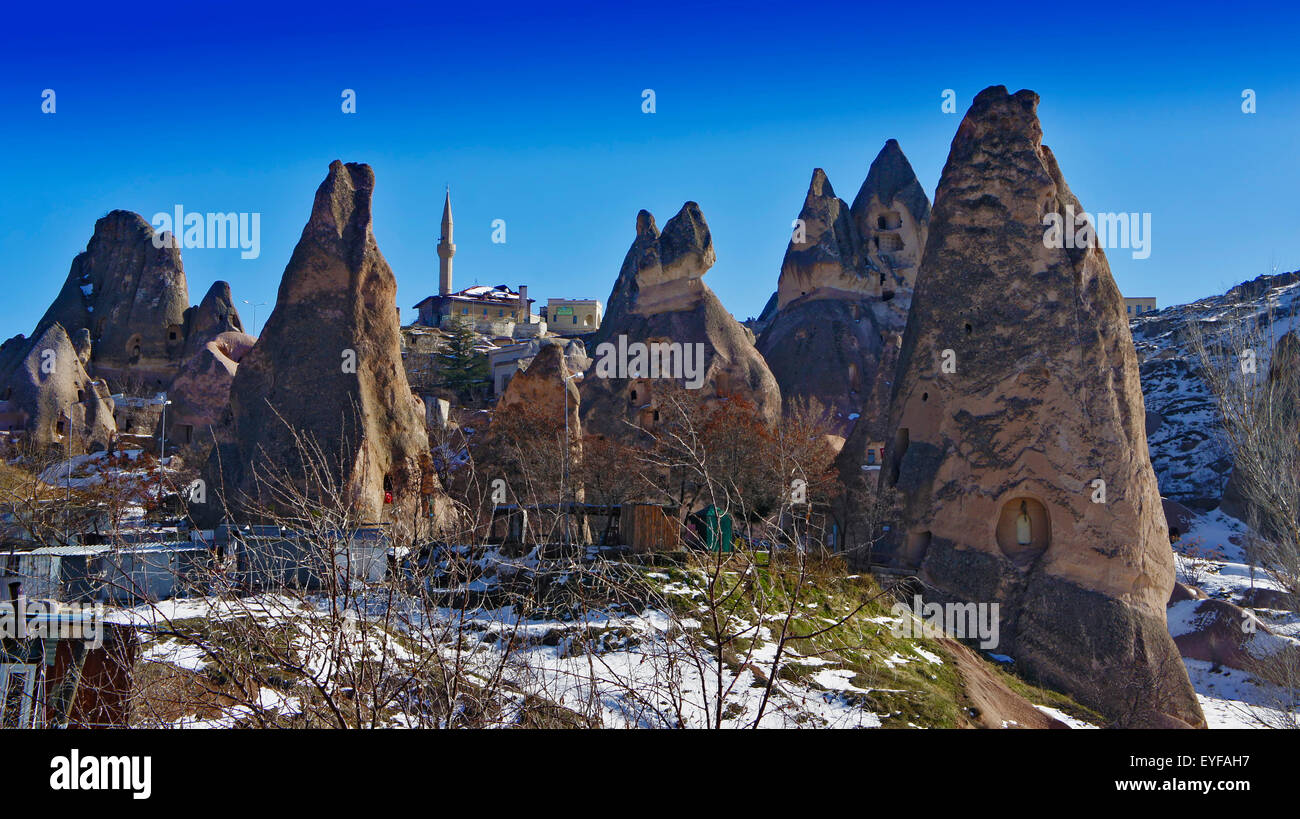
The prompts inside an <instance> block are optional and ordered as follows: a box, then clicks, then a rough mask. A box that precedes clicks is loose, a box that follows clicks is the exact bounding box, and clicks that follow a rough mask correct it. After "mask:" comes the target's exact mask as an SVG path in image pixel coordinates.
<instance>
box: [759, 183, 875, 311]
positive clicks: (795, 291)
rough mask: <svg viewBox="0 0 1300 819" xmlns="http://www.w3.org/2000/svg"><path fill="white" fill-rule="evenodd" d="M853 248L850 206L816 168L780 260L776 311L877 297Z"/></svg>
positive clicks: (854, 234)
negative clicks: (803, 304)
mask: <svg viewBox="0 0 1300 819" xmlns="http://www.w3.org/2000/svg"><path fill="white" fill-rule="evenodd" d="M858 245H859V242H858V237H857V232H856V228H855V227H854V225H853V220H852V219H851V218H850V217H849V206H848V205H846V204H845V203H844V200H843V199H840V198H839V197H838V196H836V195H835V190H834V189H833V188H831V182H830V180H829V179H827V178H826V172H825V171H823V170H822V169H821V168H817V169H816V170H814V171H813V176H812V181H811V182H810V183H809V184H808V195H807V197H805V198H804V202H803V208H802V209H801V210H800V211H799V219H798V220H797V221H796V223H795V228H794V231H793V234H792V235H791V237H790V245H789V247H787V248H786V251H785V259H784V261H782V262H781V278H780V280H779V281H778V283H777V291H776V292H777V307H778V308H779V309H784V308H785V307H788V306H789V305H790V304H792V303H794V302H796V301H798V300H800V299H809V300H811V299H818V298H842V297H844V296H851V297H855V298H856V297H862V296H877V295H879V294H880V282H879V280H878V279H877V278H875V277H873V276H869V275H867V271H866V268H865V267H864V266H863V259H862V255H861V252H860V251H859V248H858Z"/></svg>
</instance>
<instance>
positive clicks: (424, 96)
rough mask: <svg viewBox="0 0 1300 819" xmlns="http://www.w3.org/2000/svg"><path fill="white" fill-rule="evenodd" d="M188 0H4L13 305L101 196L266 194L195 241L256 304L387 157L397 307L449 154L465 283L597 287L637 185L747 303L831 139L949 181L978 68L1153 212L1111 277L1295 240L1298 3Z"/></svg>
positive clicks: (855, 167)
mask: <svg viewBox="0 0 1300 819" xmlns="http://www.w3.org/2000/svg"><path fill="white" fill-rule="evenodd" d="M185 5H186V4H166V5H165V6H162V7H156V8H155V7H148V8H145V7H141V10H140V11H138V12H135V13H130V12H126V11H123V10H122V8H124V7H120V6H119V7H117V8H116V10H115V11H113V12H101V11H96V10H92V9H80V10H68V11H64V12H55V11H51V10H48V9H46V8H45V7H39V8H33V7H31V6H24V7H23V8H22V9H20V10H11V11H9V12H7V14H11V15H13V16H14V18H15V19H12V20H11V21H10V23H8V24H7V26H6V34H5V35H4V37H5V41H4V42H3V43H0V45H3V48H2V49H0V63H2V64H3V65H2V66H0V68H2V70H0V150H3V153H4V156H5V157H6V158H7V163H6V169H5V178H6V184H5V186H4V190H5V192H6V195H5V196H3V197H0V251H2V255H0V259H2V261H0V282H2V283H3V284H4V286H5V293H6V298H4V299H3V300H0V336H6V337H7V336H9V335H12V334H15V333H20V332H21V333H28V332H30V331H31V329H32V327H33V325H34V323H35V322H36V320H37V319H38V318H39V317H40V315H41V313H42V312H43V311H44V309H45V308H46V306H47V305H48V304H49V302H50V301H51V300H52V299H53V297H54V295H55V294H56V293H57V292H58V289H59V287H60V286H61V284H62V282H63V280H64V278H65V277H66V275H67V272H68V267H69V264H70V263H71V261H72V258H73V256H75V255H76V254H77V253H78V252H80V251H81V250H83V249H84V248H85V245H86V242H87V240H88V239H89V238H90V235H91V231H92V229H93V226H94V222H95V219H97V218H98V217H100V216H102V215H104V214H105V213H107V212H108V211H109V210H111V209H113V208H126V209H130V210H134V211H137V212H139V213H141V214H143V215H144V216H145V217H146V218H150V217H151V216H152V215H153V214H154V213H157V212H159V211H168V212H170V211H171V210H172V209H173V208H174V207H175V206H176V205H177V204H181V205H183V206H184V207H185V208H186V210H190V211H200V212H207V211H223V212H224V211H243V212H257V213H260V214H261V220H262V221H261V228H262V231H261V232H262V235H261V255H260V257H259V258H257V259H254V260H243V259H241V258H240V254H239V251H237V250H220V249H194V250H186V251H184V260H185V268H186V273H187V276H188V279H189V283H190V299H191V301H192V302H197V301H198V300H199V299H200V298H201V297H202V295H203V292H204V291H205V290H206V289H207V287H208V286H209V285H210V284H211V283H212V282H213V281H215V280H217V279H225V280H227V281H229V282H230V283H231V285H232V287H233V288H234V293H235V298H236V300H237V301H238V302H241V303H240V304H239V306H240V308H241V311H242V312H244V313H245V321H246V323H251V318H252V316H251V310H250V309H248V308H247V307H245V306H244V305H243V304H242V301H243V300H248V301H250V302H254V303H257V302H266V303H267V306H266V307H262V308H260V309H259V311H258V320H259V324H260V323H261V321H263V320H264V319H265V317H266V316H267V315H268V313H269V311H270V305H271V304H273V303H274V301H275V295H276V289H277V286H278V284H279V280H280V276H281V274H282V273H283V270H284V265H285V263H286V262H287V261H288V259H289V255H290V253H291V251H292V249H293V245H294V243H295V242H296V241H297V239H298V236H299V234H300V232H301V230H302V226H303V223H304V222H305V220H306V218H307V216H308V214H309V212H310V206H311V199H312V195H313V193H314V192H315V189H316V187H317V186H318V185H319V184H320V181H321V180H322V179H323V178H324V176H325V173H326V169H327V167H328V164H329V162H330V161H331V160H333V159H336V158H339V159H343V160H344V161H360V162H367V163H369V164H371V165H372V166H373V167H374V168H375V173H376V176H377V187H376V194H375V234H376V236H377V238H378V241H379V247H380V249H381V250H382V251H383V253H384V255H385V256H386V257H387V259H388V261H389V263H390V264H391V265H392V267H393V270H394V272H395V273H396V275H397V280H398V288H399V291H398V301H399V304H400V305H401V306H402V307H403V311H404V316H405V317H406V318H407V320H409V319H410V318H411V317H412V316H413V315H414V311H412V310H410V309H409V308H410V307H411V306H412V305H413V304H415V302H416V301H418V300H419V299H420V298H422V297H423V296H425V295H427V294H429V293H431V292H434V291H435V290H436V288H437V256H436V253H435V250H434V247H435V244H436V242H437V239H438V218H439V212H440V207H441V202H442V191H443V186H444V185H445V184H450V185H451V187H452V196H453V207H454V210H455V217H456V244H457V246H458V252H457V255H456V262H455V265H456V267H455V273H456V281H455V284H456V286H457V287H465V286H469V285H471V284H474V283H476V282H477V283H480V284H498V283H509V284H511V285H512V286H513V285H518V284H521V283H523V284H528V285H529V286H530V295H532V296H533V297H534V298H537V299H538V300H539V301H540V302H541V303H544V300H545V298H547V297H549V296H569V297H596V298H600V299H602V300H604V299H605V298H606V297H607V296H608V294H609V290H610V287H611V285H612V284H613V281H614V277H615V276H616V274H617V272H618V269H619V266H620V264H621V262H622V259H623V255H624V254H625V253H626V251H627V248H628V245H629V244H630V243H631V241H632V238H633V234H634V222H635V216H636V213H637V211H638V210H639V209H640V208H646V209H649V210H650V211H651V212H653V213H654V214H655V217H656V219H657V220H658V222H659V224H660V225H661V226H662V224H663V223H664V222H666V221H667V219H668V218H669V217H671V216H672V215H673V214H674V213H675V212H676V211H677V210H678V208H680V207H681V205H682V203H683V202H685V201H687V200H691V199H693V200H695V201H698V202H699V203H700V206H701V208H702V210H703V212H704V215H705V218H706V219H707V220H708V221H709V225H710V227H711V228H712V231H713V238H714V244H715V247H716V250H717V255H718V262H717V264H716V266H715V267H714V268H713V270H712V271H711V272H710V273H709V275H708V276H707V277H706V279H705V280H706V282H708V283H709V284H710V286H712V287H713V289H714V290H715V291H716V292H717V293H718V294H719V296H720V297H721V298H722V300H723V302H724V304H726V305H727V307H728V308H729V309H730V310H731V311H732V312H733V313H734V314H735V315H736V316H737V317H739V318H742V319H743V318H745V317H747V316H750V315H755V314H757V313H758V311H759V310H760V309H761V308H762V306H763V303H764V302H765V301H766V299H767V297H768V295H769V294H770V293H771V292H772V291H773V290H774V289H775V286H776V278H777V274H778V272H779V268H780V263H781V257H782V254H783V252H784V250H785V245H786V242H787V241H788V239H789V229H790V227H789V226H790V221H791V220H792V219H793V218H794V217H795V216H796V215H797V214H798V210H799V207H800V205H801V203H802V201H803V197H804V194H805V192H806V190H807V185H808V180H809V177H810V176H811V173H812V170H813V168H814V167H822V168H824V169H825V170H826V172H827V174H828V175H829V177H830V179H831V182H832V184H833V185H834V187H835V190H836V192H837V193H838V194H839V195H840V196H841V197H843V198H844V199H846V200H850V201H851V200H852V198H853V195H854V194H855V193H856V192H857V188H858V186H859V185H860V184H861V183H862V180H863V178H864V177H865V175H866V172H867V168H868V166H869V164H870V162H871V160H872V158H873V157H874V156H875V154H876V152H877V151H878V150H879V149H880V147H881V145H883V143H884V142H885V140H886V139H888V138H890V137H894V138H897V139H898V140H899V142H900V143H901V145H902V147H903V150H904V152H905V153H907V155H908V157H909V158H910V159H911V161H912V164H913V166H914V167H915V168H916V170H917V173H918V175H919V177H920V179H921V183H922V185H924V187H925V188H926V190H927V192H928V193H929V194H930V195H931V196H932V195H933V192H934V188H935V185H936V183H937V182H938V178H939V174H940V172H941V170H942V168H943V163H944V160H945V159H946V157H947V151H948V145H949V143H950V141H951V139H952V136H953V133H954V132H955V130H956V128H957V125H958V123H959V121H960V118H961V115H962V113H964V112H965V109H966V107H967V106H968V105H969V103H970V100H971V98H972V97H973V96H974V94H975V93H977V92H978V91H979V90H980V89H981V88H983V87H985V86H988V85H993V84H1001V85H1006V86H1008V87H1009V88H1011V89H1012V90H1016V89H1019V88H1032V89H1034V90H1035V91H1037V92H1038V93H1039V94H1040V96H1041V97H1042V103H1041V105H1040V107H1039V114H1040V116H1041V118H1042V120H1043V128H1044V133H1045V138H1044V141H1045V142H1046V143H1047V144H1048V145H1050V146H1051V147H1052V149H1053V150H1054V151H1055V153H1056V155H1057V158H1058V159H1059V161H1060V164H1061V167H1062V170H1063V172H1064V174H1065V177H1066V180H1067V181H1068V182H1069V184H1070V186H1071V188H1072V189H1073V190H1074V192H1075V193H1076V194H1077V195H1078V196H1079V198H1080V199H1081V200H1082V202H1083V204H1084V206H1085V207H1086V208H1088V209H1089V210H1091V211H1124V212H1134V211H1136V212H1143V213H1147V212H1149V213H1151V215H1152V217H1151V218H1152V252H1151V255H1150V257H1149V258H1147V259H1144V260H1135V259H1132V258H1130V257H1129V254H1128V253H1127V252H1125V251H1112V252H1110V253H1109V254H1108V256H1109V258H1110V261H1111V267H1112V270H1113V272H1114V274H1115V277H1116V280H1117V282H1118V283H1119V285H1120V288H1121V290H1123V291H1124V292H1125V293H1127V294H1130V295H1154V296H1157V297H1158V298H1159V300H1160V303H1161V304H1162V305H1165V304H1170V303H1176V302H1182V301H1187V300H1191V299H1194V298H1197V297H1200V296H1204V295H1209V294H1212V293H1216V292H1221V291H1222V290H1224V289H1225V288H1226V287H1228V286H1230V285H1232V284H1235V283H1236V282H1238V281H1241V280H1243V279H1247V278H1253V277H1254V276H1256V275H1259V274H1260V273H1264V272H1268V271H1269V270H1270V269H1271V268H1272V267H1273V266H1274V265H1276V266H1277V268H1278V269H1279V270H1292V269H1296V268H1300V231H1297V229H1296V224H1295V221H1296V220H1295V216H1294V208H1293V207H1292V202H1293V201H1294V199H1295V191H1296V190H1297V188H1300V152H1298V151H1297V150H1296V147H1297V140H1296V135H1297V134H1298V133H1300V79H1298V78H1297V76H1298V75H1297V72H1296V71H1295V69H1294V67H1293V66H1294V56H1293V54H1294V43H1295V42H1296V41H1297V39H1300V25H1297V16H1300V13H1298V12H1297V11H1295V10H1294V9H1292V10H1285V11H1282V10H1267V11H1266V10H1265V9H1266V8H1267V7H1266V6H1252V5H1251V4H1249V3H1236V4H1233V6H1231V7H1228V8H1225V7H1222V6H1215V7H1210V6H1207V7H1205V8H1204V9H1203V10H1197V9H1196V8H1195V7H1194V6H1193V5H1191V4H1186V3H1181V4H1177V5H1174V4H1168V5H1155V6H1149V7H1146V8H1142V9H1139V8H1131V7H1127V6H1125V7H1114V8H1109V7H1108V8H1101V7H1097V6H1095V5H1094V6H1086V7H1080V6H1078V5H1077V4H1043V3H1035V4H1032V5H1030V4H1025V5H1021V6H1010V5H1009V6H1005V7H1002V8H996V7H993V6H984V5H980V6H978V7H974V8H972V7H971V6H970V4H963V6H961V7H959V6H957V5H953V6H951V7H948V6H945V5H944V4H942V3H940V4H938V5H936V4H934V3H925V4H917V7H916V8H913V9H909V8H908V6H907V4H905V3H891V4H880V3H857V4H853V5H846V6H843V7H836V6H835V5H833V4H826V3H816V4H812V3H809V4H779V5H773V6H766V7H764V6H761V5H756V4H744V5H742V4H732V3H702V4H681V3H662V4H658V5H649V4H638V5H637V6H636V7H634V8H627V9H621V10H620V9H611V8H608V7H607V5H608V4H603V3H602V4H576V5H575V4H568V5H563V4H561V5H556V4H536V3H534V4H528V5H520V6H515V5H512V4H510V3H494V4H491V5H484V6H483V7H482V8H468V6H470V5H471V4H464V3H461V4H456V8H455V10H454V11H449V12H448V11H442V10H440V9H439V8H437V7H436V6H429V7H419V6H405V5H390V4H386V3H384V2H369V3H365V4H358V3H352V4H349V5H346V6H342V5H340V6H331V5H329V4H327V3H316V4H312V5H310V6H304V7H301V8H300V9H297V10H288V9H283V8H278V7H276V6H274V5H273V4H270V3H261V4H257V5H250V6H247V7H240V6H239V4H227V5H221V6H215V5H207V4H204V5H205V7H202V8H186V7H185ZM46 88H52V89H54V90H55V92H56V94H57V112H56V113H55V114H52V115H50V114H43V113H42V112H41V92H42V90H43V89H46ZM345 88H351V89H355V91H356V93H357V113H356V114H354V115H345V114H343V113H342V111H341V108H340V106H341V96H340V95H341V93H342V91H343V89H345ZM646 88H652V89H654V91H655V94H656V108H657V110H656V113H654V114H643V113H642V111H641V102H642V97H641V93H642V90H643V89H646ZM946 88H951V89H953V90H954V91H956V93H957V98H958V113H957V114H955V115H951V114H944V113H942V111H941V102H942V99H941V93H942V91H943V90H944V89H946ZM1246 88H1251V89H1254V90H1255V92H1256V94H1257V113H1255V114H1252V115H1247V114H1243V113H1242V111H1241V93H1242V90H1243V89H1246ZM494 219H504V220H505V222H506V242H505V244H493V243H492V241H491V236H492V221H493V220H494Z"/></svg>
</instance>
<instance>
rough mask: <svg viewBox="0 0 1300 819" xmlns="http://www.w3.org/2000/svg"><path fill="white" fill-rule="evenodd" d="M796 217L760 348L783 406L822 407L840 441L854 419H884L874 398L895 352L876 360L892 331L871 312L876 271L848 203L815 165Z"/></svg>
mask: <svg viewBox="0 0 1300 819" xmlns="http://www.w3.org/2000/svg"><path fill="white" fill-rule="evenodd" d="M797 224H798V225H800V226H801V227H796V229H795V233H794V235H793V236H792V237H791V240H790V244H789V246H788V247H787V249H786V253H785V259H784V261H783V262H782V264H781V277H780V281H779V283H778V285H777V297H776V298H777V303H778V305H779V307H778V309H777V310H776V312H775V315H773V316H772V317H771V318H769V319H768V321H767V324H766V327H765V329H764V330H763V334H762V335H761V336H760V337H759V339H758V344H757V347H758V351H759V352H760V353H761V354H762V355H763V358H764V359H765V360H766V361H767V364H768V366H769V367H770V368H771V370H772V374H773V375H774V376H775V377H776V380H777V383H778V384H779V385H780V388H781V397H782V399H783V403H784V409H785V412H787V413H789V412H791V411H794V409H795V408H796V407H800V406H805V407H806V406H813V405H820V406H822V407H824V408H825V409H826V416H825V419H826V422H827V426H828V428H829V430H830V432H831V433H832V434H833V435H835V436H836V437H837V438H838V439H839V442H840V444H843V440H844V439H845V438H846V437H848V436H849V434H850V431H851V430H853V429H854V427H855V426H857V425H858V424H866V425H867V426H871V425H873V424H874V425H875V426H876V427H880V426H883V422H884V418H885V416H886V415H887V414H888V401H887V400H886V401H884V402H880V401H878V400H872V396H874V395H877V394H878V393H880V392H881V390H880V389H879V387H881V386H883V387H884V388H885V390H884V392H885V394H886V395H887V390H888V384H887V383H884V384H882V383H881V382H887V381H888V379H889V378H891V377H892V373H893V367H892V365H893V358H892V357H891V358H889V360H888V362H887V364H888V366H887V367H885V368H882V367H881V366H880V365H881V363H882V357H883V356H885V354H886V349H885V348H886V344H887V341H888V335H889V334H888V332H887V331H885V330H884V328H883V327H882V326H881V324H880V322H879V321H878V320H877V318H876V315H877V311H878V309H879V300H880V278H879V276H878V275H877V274H876V273H875V272H874V271H873V270H871V269H870V268H869V267H868V265H867V262H866V257H865V255H864V253H863V251H862V247H861V244H862V243H861V240H860V237H859V236H858V232H857V227H856V226H855V224H854V222H853V219H852V218H851V217H850V213H849V207H848V205H846V204H845V203H844V201H843V200H842V199H839V198H838V197H836V196H835V191H834V190H833V189H832V188H831V184H830V180H828V179H827V178H826V174H825V173H824V172H823V171H822V170H821V169H820V168H818V169H817V170H815V171H814V172H813V178H812V182H811V184H810V185H809V187H808V195H807V197H806V198H805V199H804V204H803V209H802V210H801V211H800V212H799V220H798V223H797ZM862 418H866V419H867V420H866V421H862V420H860V419H862ZM864 433H865V430H864ZM880 434H881V433H880V432H879V430H876V431H875V433H874V435H871V436H868V437H871V438H873V439H874V438H878V437H879V436H880Z"/></svg>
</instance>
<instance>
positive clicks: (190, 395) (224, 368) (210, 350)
mask: <svg viewBox="0 0 1300 819" xmlns="http://www.w3.org/2000/svg"><path fill="white" fill-rule="evenodd" d="M256 342H257V339H255V338H253V337H252V336H250V335H247V334H245V333H241V332H237V331H231V332H226V333H221V334H219V335H217V336H216V337H215V338H213V339H212V340H211V341H209V342H208V343H207V344H204V345H203V347H202V348H200V349H199V351H198V352H197V353H195V354H193V355H191V356H189V357H188V358H186V359H185V363H184V364H183V365H182V366H181V371H180V373H179V374H177V376H176V378H175V380H173V381H172V385H171V388H170V389H169V390H168V391H167V397H168V398H169V399H170V400H171V402H172V406H171V408H169V409H168V410H167V418H166V421H167V441H168V443H169V444H175V445H177V446H184V445H186V444H190V443H198V444H200V445H210V444H211V443H212V442H213V436H214V434H215V430H216V428H217V427H218V426H220V425H221V423H222V422H223V420H225V418H226V415H227V409H228V407H229V406H230V385H231V384H233V383H234V381H235V373H236V372H237V371H238V367H239V362H240V361H241V360H242V359H243V357H244V356H245V355H246V354H247V353H248V351H249V350H251V349H253V345H254V344H255V343H256ZM159 423H161V419H160V421H159Z"/></svg>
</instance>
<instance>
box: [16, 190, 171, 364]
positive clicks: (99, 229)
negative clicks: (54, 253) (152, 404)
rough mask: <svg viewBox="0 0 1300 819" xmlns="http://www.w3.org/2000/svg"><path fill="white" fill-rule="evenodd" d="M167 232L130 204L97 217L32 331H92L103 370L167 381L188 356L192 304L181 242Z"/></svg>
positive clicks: (96, 359) (73, 334)
mask: <svg viewBox="0 0 1300 819" xmlns="http://www.w3.org/2000/svg"><path fill="white" fill-rule="evenodd" d="M167 238H168V237H167V236H166V235H165V234H163V235H159V234H156V233H155V232H154V229H153V227H152V226H151V225H150V224H149V223H148V222H146V221H145V220H144V218H143V217H142V216H140V215H139V214H136V213H131V212H130V211H125V210H115V211H113V212H111V213H109V214H108V215H107V216H105V217H103V218H102V219H100V220H99V221H97V222H96V223H95V232H94V234H93V235H92V236H91V238H90V242H89V243H88V244H87V245H86V250H85V251H84V252H83V253H80V254H79V255H78V256H77V257H76V258H75V259H73V261H72V267H71V269H70V270H69V272H68V277H67V279H66V280H65V282H64V284H63V288H62V289H61V290H60V291H59V294H58V296H57V297H56V298H55V300H54V302H53V304H51V305H50V308H49V309H48V310H47V311H46V313H45V316H44V317H43V318H42V319H41V321H40V322H39V323H38V324H37V326H36V331H35V332H34V333H33V334H32V336H33V337H36V336H39V335H40V334H41V333H43V332H44V331H45V330H46V329H47V328H48V327H50V326H51V325H53V324H59V325H61V326H62V327H63V328H64V330H65V331H66V333H67V334H68V335H69V336H71V337H72V338H74V339H75V338H77V337H78V335H79V334H80V332H81V331H82V330H86V331H87V332H88V333H89V336H90V341H91V344H92V347H93V352H92V357H93V361H94V366H93V370H94V372H95V374H96V375H98V376H101V377H105V378H107V379H108V380H109V382H110V384H111V385H112V386H113V387H114V388H117V389H121V388H124V387H126V386H127V385H128V384H130V383H131V382H140V384H141V386H142V387H144V388H147V389H152V388H157V389H162V388H164V387H165V386H166V384H167V383H168V382H169V381H170V380H171V378H172V376H174V375H175V373H176V370H177V369H178V367H179V365H180V362H181V358H182V354H183V349H184V345H185V339H184V330H185V328H184V323H185V312H186V310H187V309H188V308H189V290H188V288H187V286H186V282H185V269H184V267H183V266H182V264H181V253H180V249H179V248H178V247H172V246H171V245H172V244H174V242H170V241H168V240H167Z"/></svg>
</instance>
